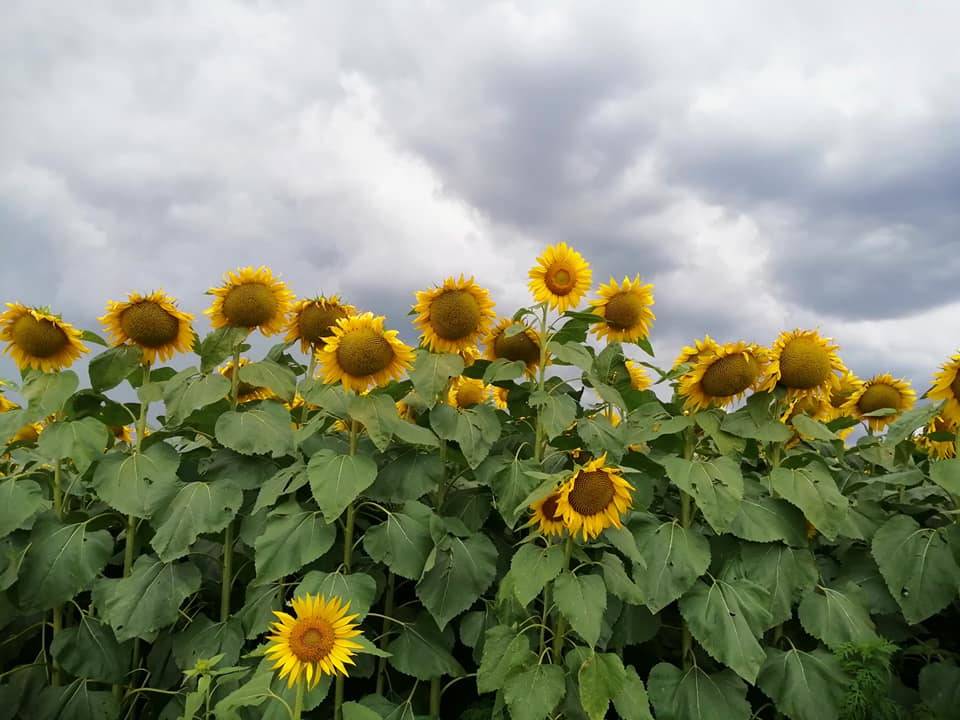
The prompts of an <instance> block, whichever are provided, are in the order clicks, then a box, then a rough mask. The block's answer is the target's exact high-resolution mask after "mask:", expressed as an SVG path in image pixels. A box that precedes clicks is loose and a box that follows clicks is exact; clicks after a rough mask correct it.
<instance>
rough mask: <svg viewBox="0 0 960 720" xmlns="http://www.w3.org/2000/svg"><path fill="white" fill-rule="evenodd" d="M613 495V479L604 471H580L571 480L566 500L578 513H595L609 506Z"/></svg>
mask: <svg viewBox="0 0 960 720" xmlns="http://www.w3.org/2000/svg"><path fill="white" fill-rule="evenodd" d="M613 495H614V486H613V481H612V480H611V479H610V475H609V474H608V473H607V472H606V471H604V470H593V471H591V472H583V471H581V472H580V473H579V474H578V475H577V477H576V479H575V480H574V481H573V489H572V490H571V491H570V495H569V496H567V500H568V501H569V503H570V507H572V508H573V509H574V510H576V511H577V512H578V513H579V514H580V515H596V514H597V513H601V512H603V511H604V510H606V509H607V508H608V507H609V506H610V501H611V500H613Z"/></svg>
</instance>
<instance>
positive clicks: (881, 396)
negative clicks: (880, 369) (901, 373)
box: [843, 373, 917, 431]
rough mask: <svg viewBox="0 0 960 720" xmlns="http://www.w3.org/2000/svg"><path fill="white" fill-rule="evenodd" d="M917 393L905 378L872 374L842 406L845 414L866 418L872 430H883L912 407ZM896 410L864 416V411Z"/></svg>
mask: <svg viewBox="0 0 960 720" xmlns="http://www.w3.org/2000/svg"><path fill="white" fill-rule="evenodd" d="M916 399H917V393H916V392H914V390H913V388H912V387H910V383H908V382H907V381H906V380H901V379H897V378H894V377H893V376H892V375H891V374H890V373H882V374H880V375H874V376H873V377H872V378H870V379H869V380H867V381H866V382H864V383H863V385H862V386H861V387H860V388H859V389H858V390H857V391H856V392H855V393H853V394H852V395H851V396H850V397H849V398H848V399H847V402H846V403H845V404H844V406H843V410H844V412H845V413H846V414H847V415H850V416H851V417H855V418H857V420H866V421H867V424H868V425H869V426H870V428H871V429H872V430H874V431H879V430H883V429H884V428H885V427H886V426H887V425H889V424H890V423H892V422H893V421H894V420H896V419H897V417H899V415H900V414H901V413H902V412H904V411H906V410H909V409H910V408H912V407H913V404H914V402H915V401H916ZM887 408H889V409H891V410H896V412H895V413H891V414H890V415H881V416H878V417H864V415H865V414H866V413H870V412H876V411H877V410H885V409H887Z"/></svg>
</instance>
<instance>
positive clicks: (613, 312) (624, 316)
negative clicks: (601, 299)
mask: <svg viewBox="0 0 960 720" xmlns="http://www.w3.org/2000/svg"><path fill="white" fill-rule="evenodd" d="M644 307H645V306H644V304H643V301H642V300H641V299H640V298H639V297H637V296H636V295H634V294H633V293H620V294H619V295H614V296H613V297H612V298H610V300H608V301H607V307H606V310H605V317H606V318H607V325H610V326H611V327H613V328H615V329H617V330H627V329H629V328H632V327H633V326H634V325H637V324H638V323H640V322H641V321H642V320H643V311H644Z"/></svg>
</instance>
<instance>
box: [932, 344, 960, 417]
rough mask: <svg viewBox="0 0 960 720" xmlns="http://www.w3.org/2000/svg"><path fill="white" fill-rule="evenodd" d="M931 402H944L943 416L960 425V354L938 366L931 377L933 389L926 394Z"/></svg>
mask: <svg viewBox="0 0 960 720" xmlns="http://www.w3.org/2000/svg"><path fill="white" fill-rule="evenodd" d="M927 397H928V398H930V399H931V400H934V401H936V400H945V401H946V402H945V403H944V406H943V411H942V412H943V415H944V416H945V417H947V418H949V419H950V420H952V421H953V422H955V423H960V353H957V354H956V355H953V356H952V357H951V358H950V359H949V360H948V361H947V362H945V363H944V364H943V365H941V366H940V371H939V372H938V373H937V374H936V375H934V377H933V389H932V390H930V392H928V393H927Z"/></svg>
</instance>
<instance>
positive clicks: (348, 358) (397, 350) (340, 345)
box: [317, 312, 413, 392]
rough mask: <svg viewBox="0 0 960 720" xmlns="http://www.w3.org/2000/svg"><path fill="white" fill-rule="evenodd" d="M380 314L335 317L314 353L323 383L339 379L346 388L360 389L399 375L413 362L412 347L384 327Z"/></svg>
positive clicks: (382, 383) (380, 383)
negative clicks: (325, 337) (330, 334)
mask: <svg viewBox="0 0 960 720" xmlns="http://www.w3.org/2000/svg"><path fill="white" fill-rule="evenodd" d="M384 321H385V318H384V317H383V316H377V317H374V315H373V313H369V312H368V313H364V314H363V315H353V316H351V317H347V318H341V319H339V320H337V324H336V326H335V327H334V328H333V335H332V336H331V337H330V338H329V339H328V340H327V344H326V345H325V346H324V347H323V349H322V350H320V351H318V352H317V358H318V359H319V360H320V366H321V370H322V372H323V374H324V382H326V383H337V382H342V383H343V386H344V387H345V388H346V389H347V390H356V391H357V392H363V391H365V390H367V389H368V388H369V387H371V386H377V387H381V386H383V385H386V384H387V383H388V382H390V381H391V380H393V379H396V378H399V377H401V376H402V375H403V373H404V372H405V371H406V370H407V369H408V368H410V366H411V365H412V364H413V348H411V347H410V346H409V345H406V344H404V343H403V341H401V340H400V339H399V338H398V337H397V331H396V330H385V329H384V327H383V323H384Z"/></svg>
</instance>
